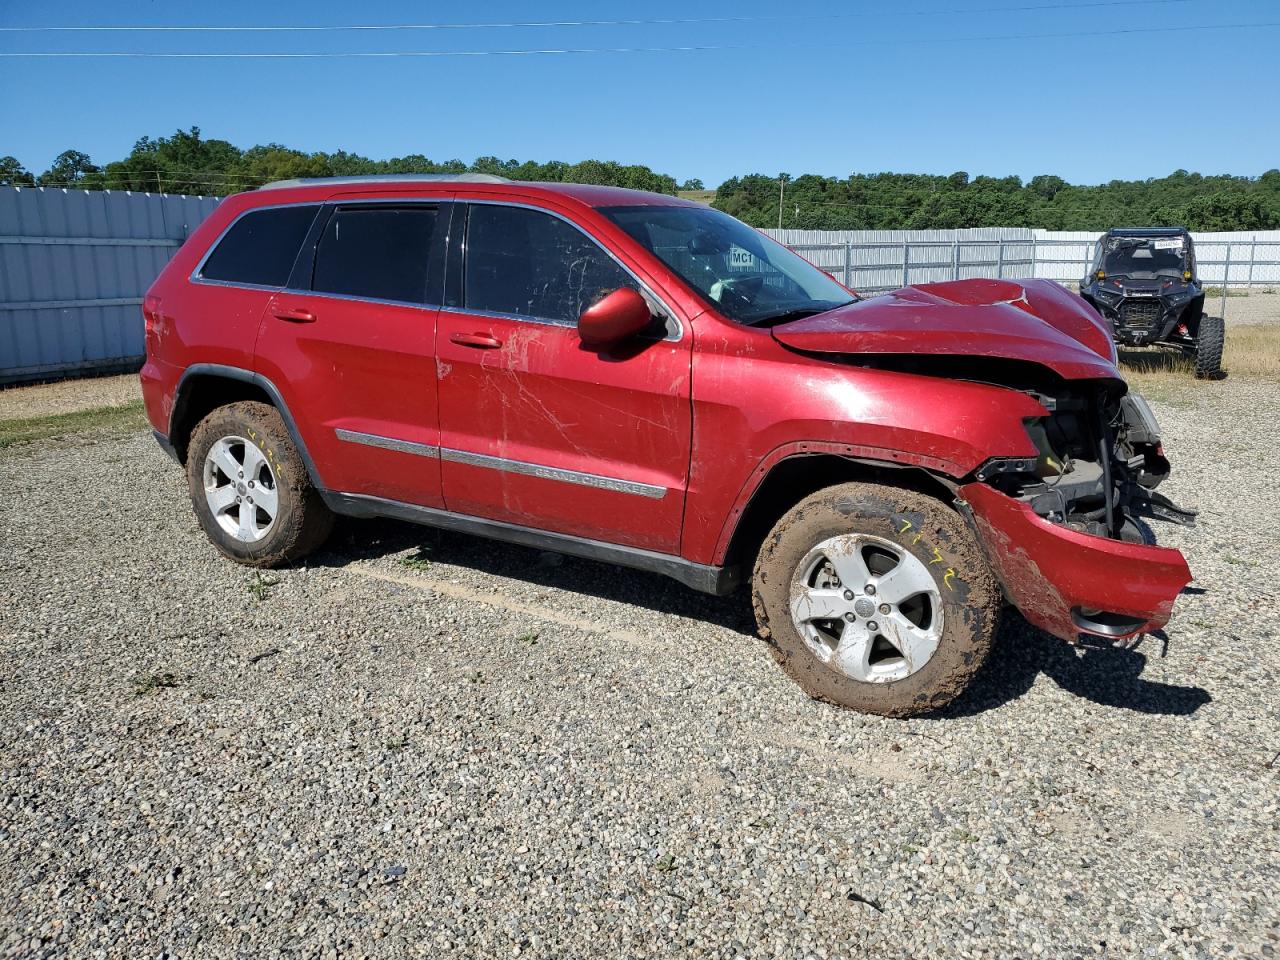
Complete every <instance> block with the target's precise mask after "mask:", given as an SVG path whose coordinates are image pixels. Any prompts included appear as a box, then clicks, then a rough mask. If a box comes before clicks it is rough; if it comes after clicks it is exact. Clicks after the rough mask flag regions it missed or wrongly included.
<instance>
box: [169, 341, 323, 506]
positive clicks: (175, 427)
mask: <svg viewBox="0 0 1280 960" xmlns="http://www.w3.org/2000/svg"><path fill="white" fill-rule="evenodd" d="M242 400H256V401H258V402H260V403H265V404H268V405H269V406H272V407H274V408H275V409H276V411H277V412H278V413H279V414H280V419H281V420H283V421H284V426H285V429H286V430H287V431H288V432H289V438H290V439H291V440H292V441H293V445H294V446H295V447H297V448H298V453H299V455H301V457H302V462H303V463H304V464H305V465H306V468H307V475H308V476H309V477H310V479H311V483H312V485H313V486H314V487H316V489H318V490H323V489H324V486H323V485H322V484H321V482H320V475H319V473H318V471H317V470H316V465H315V462H314V461H313V460H312V459H311V454H310V453H309V452H308V451H307V445H306V443H305V442H304V441H303V439H302V435H301V434H300V433H299V432H298V425H297V423H296V422H295V421H294V419H293V415H292V414H291V413H290V412H289V406H288V404H287V403H285V400H284V397H283V396H282V395H281V393H280V390H279V388H278V387H276V385H275V384H274V383H272V382H271V380H270V379H268V378H267V377H265V376H263V375H262V374H260V373H256V372H255V371H253V370H245V369H244V368H242V367H232V366H226V365H224V364H218V363H196V364H192V365H191V366H190V367H188V368H187V369H186V370H185V371H184V372H183V374H182V378H181V379H180V380H179V381H178V388H177V390H176V391H175V392H174V401H173V412H172V413H171V414H170V416H169V437H168V440H169V444H170V445H171V446H172V447H173V450H174V453H175V454H176V455H177V457H178V461H179V462H180V463H182V464H184V465H185V464H186V461H187V448H188V445H189V443H190V440H191V434H192V432H193V431H194V430H195V428H196V425H197V424H198V423H199V422H200V421H201V420H203V419H204V418H205V417H207V416H208V415H209V414H210V413H212V412H213V411H214V410H216V409H218V408H219V407H224V406H226V405H227V404H229V403H237V402H239V401H242Z"/></svg>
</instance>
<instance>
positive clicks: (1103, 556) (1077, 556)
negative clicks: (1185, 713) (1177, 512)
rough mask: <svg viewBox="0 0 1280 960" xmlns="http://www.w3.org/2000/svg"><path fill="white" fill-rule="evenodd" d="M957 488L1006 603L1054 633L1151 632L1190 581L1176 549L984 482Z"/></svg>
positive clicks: (1119, 635) (1117, 636)
mask: <svg viewBox="0 0 1280 960" xmlns="http://www.w3.org/2000/svg"><path fill="white" fill-rule="evenodd" d="M958 493H959V496H960V497H961V498H962V500H961V506H962V508H963V509H964V510H965V512H966V513H968V514H969V516H970V519H971V520H972V523H973V525H974V528H975V529H976V531H977V533H978V536H979V538H980V540H981V542H982V546H983V548H984V549H985V551H986V554H987V558H988V560H989V561H990V563H991V566H992V569H993V570H994V571H995V573H996V576H997V577H998V578H999V580H1000V582H1001V583H1002V584H1003V586H1004V589H1005V594H1006V595H1007V596H1008V598H1009V600H1010V602H1011V603H1013V604H1014V606H1016V607H1017V608H1018V610H1019V611H1020V612H1021V613H1022V615H1023V616H1024V617H1025V618H1026V619H1027V620H1028V622H1030V623H1032V624H1034V625H1035V626H1037V627H1039V628H1041V629H1042V630H1045V631H1047V632H1048V633H1051V634H1053V635H1054V636H1056V637H1060V638H1062V639H1064V640H1069V641H1072V642H1075V641H1076V640H1077V639H1078V637H1079V635H1080V634H1081V633H1085V634H1091V635H1094V636H1100V637H1107V638H1109V639H1112V640H1123V639H1127V638H1129V637H1133V636H1136V635H1138V634H1142V633H1147V632H1150V631H1152V630H1155V629H1157V628H1159V627H1162V626H1164V624H1166V623H1167V622H1168V620H1169V616H1170V614H1171V613H1172V611H1173V602H1174V600H1175V599H1176V598H1177V596H1178V594H1179V593H1180V592H1181V591H1182V588H1183V587H1185V586H1186V585H1187V584H1188V583H1190V582H1191V571H1190V569H1189V568H1188V567H1187V561H1186V560H1185V559H1184V558H1183V556H1182V554H1181V553H1179V552H1178V551H1177V550H1171V549H1169V548H1167V547H1156V546H1149V545H1146V544H1141V543H1132V542H1128V541H1125V540H1117V539H1110V538H1108V537H1101V536H1095V535H1092V534H1088V533H1084V532H1081V531H1079V530H1073V529H1070V528H1069V527H1066V526H1063V525H1061V524H1057V523H1053V522H1051V521H1049V520H1046V519H1045V518H1044V517H1041V516H1039V515H1037V514H1036V513H1035V511H1034V510H1032V509H1031V507H1030V505H1028V504H1027V503H1026V502H1024V501H1019V500H1016V499H1014V498H1012V497H1010V496H1007V495H1006V494H1004V493H1001V492H1000V491H999V490H997V489H995V488H994V487H992V486H990V485H988V484H986V483H982V482H976V483H969V484H966V485H965V486H962V487H960V489H959V491H958Z"/></svg>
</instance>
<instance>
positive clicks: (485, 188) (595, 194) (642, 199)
mask: <svg viewBox="0 0 1280 960" xmlns="http://www.w3.org/2000/svg"><path fill="white" fill-rule="evenodd" d="M454 185H458V186H465V188H466V189H467V192H468V193H471V192H478V193H549V194H554V195H556V196H560V197H565V198H567V199H571V200H576V201H578V202H579V203H581V204H584V205H585V206H588V207H629V206H672V207H697V206H701V204H698V203H696V202H694V201H693V200H685V199H682V198H680V197H673V196H670V195H669V194H665V193H649V192H648V191H645V190H629V189H627V188H625V187H606V186H600V185H597V184H589V183H553V182H549V181H526V180H507V179H505V178H504V177H495V176H493V175H491V174H487V173H459V174H417V173H413V174H393V175H386V176H373V177H315V178H302V179H297V180H277V181H275V182H274V183H268V184H266V185H265V186H263V187H259V188H258V189H259V190H307V189H311V188H315V187H327V186H349V187H352V188H355V189H356V190H359V189H362V188H363V189H367V190H368V191H369V192H370V193H372V192H374V191H376V190H381V189H387V188H394V189H396V190H397V191H403V190H404V189H405V188H406V187H407V188H410V189H412V188H413V187H415V186H419V187H422V188H423V192H424V193H436V192H439V191H441V190H446V189H448V188H449V187H451V186H454Z"/></svg>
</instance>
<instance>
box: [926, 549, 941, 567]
mask: <svg viewBox="0 0 1280 960" xmlns="http://www.w3.org/2000/svg"><path fill="white" fill-rule="evenodd" d="M942 562H943V560H942V554H941V552H939V550H938V548H937V547H934V548H933V559H932V560H930V561H929V566H931V567H932V566H933V565H934V564H935V563H942Z"/></svg>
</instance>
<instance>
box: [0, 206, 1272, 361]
mask: <svg viewBox="0 0 1280 960" xmlns="http://www.w3.org/2000/svg"><path fill="white" fill-rule="evenodd" d="M218 203H219V199H218V198H216V197H191V196H170V195H157V194H137V193H128V192H123V193H122V192H112V191H83V190H57V189H45V188H16V187H0V383H6V382H13V381H18V380H30V379H38V378H40V377H46V376H54V375H59V374H71V373H79V372H88V371H92V370H100V369H104V368H109V367H117V368H120V367H127V366H130V365H133V364H136V363H138V362H140V361H141V359H142V353H143V326H142V315H141V310H140V309H139V306H140V305H141V303H142V296H143V294H144V293H145V292H146V289H147V287H149V286H150V285H151V282H152V281H153V280H154V279H155V278H156V276H157V275H158V274H159V273H160V271H161V269H163V267H164V265H165V263H166V262H168V259H169V258H170V257H171V256H172V255H173V253H174V252H175V251H176V250H177V249H178V247H179V246H180V245H181V244H182V241H183V240H185V239H186V238H187V237H188V236H189V235H190V234H191V232H192V231H193V230H195V228H196V227H197V226H198V225H199V224H200V222H201V221H202V220H204V218H205V217H207V216H208V215H209V214H210V213H211V212H212V211H213V209H214V208H215V207H216V206H217V205H218ZM763 232H764V233H766V234H768V235H769V236H772V237H774V238H775V239H777V240H779V241H780V242H782V243H785V244H787V245H788V246H790V247H791V248H792V249H794V250H795V251H796V252H797V253H799V254H801V255H802V256H804V257H805V258H807V259H808V260H810V261H811V262H812V263H814V264H816V265H817V266H819V267H821V268H822V269H823V270H826V271H828V272H829V273H831V274H832V275H833V276H835V277H836V278H837V279H839V280H841V281H842V282H844V283H845V284H846V285H847V286H850V287H852V288H853V289H855V290H859V291H863V292H866V293H876V292H879V291H884V290H892V289H896V288H898V287H901V286H905V285H907V284H912V283H928V282H934V281H940V280H953V279H963V278H970V277H1003V278H1007V279H1025V278H1028V277H1044V278H1048V279H1052V280H1057V281H1058V282H1060V283H1064V284H1076V283H1078V282H1079V281H1080V279H1081V278H1082V277H1083V276H1084V275H1085V273H1086V272H1087V271H1088V268H1089V265H1090V263H1091V261H1092V258H1093V252H1094V245H1095V243H1096V241H1097V237H1098V234H1096V233H1092V232H1081V231H1075V232H1070V231H1051V230H1039V229H1027V228H1021V227H980V228H973V229H964V230H840V231H826V230H765V231H763ZM1193 236H1194V239H1195V243H1196V257H1197V260H1198V264H1199V270H1200V276H1201V278H1202V279H1203V280H1204V282H1205V283H1206V284H1207V285H1211V286H1214V287H1219V288H1221V289H1220V290H1219V291H1216V292H1215V294H1216V295H1220V296H1221V297H1222V301H1221V305H1220V309H1222V310H1223V311H1225V309H1226V306H1227V301H1226V293H1227V288H1228V287H1230V288H1233V289H1234V288H1242V289H1244V290H1247V289H1249V288H1259V287H1261V288H1267V287H1276V286H1280V230H1269V231H1257V232H1256V233H1255V232H1239V231H1238V232H1235V233H1197V234H1194V235H1193Z"/></svg>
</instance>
